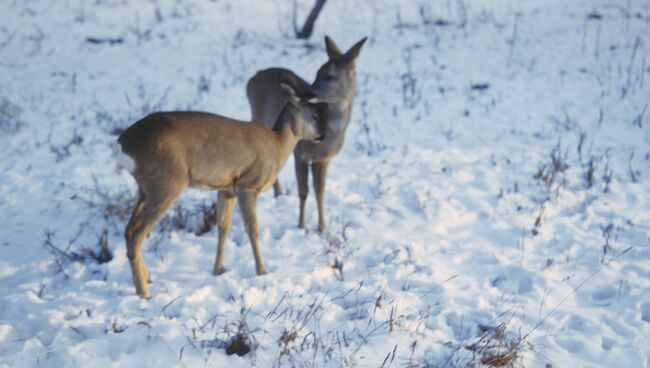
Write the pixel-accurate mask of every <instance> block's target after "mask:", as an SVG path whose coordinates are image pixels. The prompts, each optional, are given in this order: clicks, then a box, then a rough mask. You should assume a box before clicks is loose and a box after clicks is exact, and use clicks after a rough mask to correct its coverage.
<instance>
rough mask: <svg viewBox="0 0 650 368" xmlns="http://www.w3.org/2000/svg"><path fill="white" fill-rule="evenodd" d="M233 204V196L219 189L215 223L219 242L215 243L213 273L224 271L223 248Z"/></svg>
mask: <svg viewBox="0 0 650 368" xmlns="http://www.w3.org/2000/svg"><path fill="white" fill-rule="evenodd" d="M234 206H235V196H234V194H232V193H230V192H228V191H223V190H222V191H219V197H218V199H217V224H218V227H219V243H218V244H217V258H216V260H215V261H214V268H213V270H212V274H213V275H221V274H222V273H223V272H224V267H223V250H224V246H225V242H226V237H227V236H228V231H230V224H231V223H232V209H233V207H234Z"/></svg>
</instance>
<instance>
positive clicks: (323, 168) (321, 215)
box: [311, 161, 329, 232]
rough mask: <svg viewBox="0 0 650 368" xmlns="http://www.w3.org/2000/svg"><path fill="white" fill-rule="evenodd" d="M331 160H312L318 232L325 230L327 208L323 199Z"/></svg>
mask: <svg viewBox="0 0 650 368" xmlns="http://www.w3.org/2000/svg"><path fill="white" fill-rule="evenodd" d="M328 165H329V161H325V162H312V164H311V173H312V175H313V179H314V192H315V193H316V203H317V204H318V232H322V231H323V230H325V208H324V206H325V205H324V203H323V199H324V196H325V178H326V177H327V166H328Z"/></svg>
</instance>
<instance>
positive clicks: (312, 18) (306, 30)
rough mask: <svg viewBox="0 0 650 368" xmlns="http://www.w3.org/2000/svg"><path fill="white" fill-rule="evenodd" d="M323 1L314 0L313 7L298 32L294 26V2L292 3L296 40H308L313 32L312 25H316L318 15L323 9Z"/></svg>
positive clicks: (294, 23) (294, 20)
mask: <svg viewBox="0 0 650 368" xmlns="http://www.w3.org/2000/svg"><path fill="white" fill-rule="evenodd" d="M325 1H326V0H316V4H314V7H313V8H312V9H311V12H310V13H309V16H308V17H307V20H306V21H305V24H304V25H303V26H302V29H301V30H298V25H297V24H296V2H295V1H294V2H293V29H294V30H295V32H296V37H297V38H302V39H308V38H309V37H310V36H311V34H312V32H313V31H314V23H316V19H317V18H318V14H319V13H320V11H321V10H322V9H323V6H324V5H325Z"/></svg>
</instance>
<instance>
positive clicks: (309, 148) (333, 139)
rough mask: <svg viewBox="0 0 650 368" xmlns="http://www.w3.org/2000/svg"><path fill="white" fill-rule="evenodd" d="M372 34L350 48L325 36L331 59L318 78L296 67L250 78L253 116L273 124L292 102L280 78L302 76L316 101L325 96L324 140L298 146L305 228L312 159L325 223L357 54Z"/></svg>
mask: <svg viewBox="0 0 650 368" xmlns="http://www.w3.org/2000/svg"><path fill="white" fill-rule="evenodd" d="M366 39H367V37H364V38H363V39H362V40H360V41H359V42H357V43H356V44H355V45H354V46H352V48H350V50H348V51H347V52H346V53H342V52H341V51H340V50H339V48H338V47H337V46H336V44H335V43H334V41H332V39H331V38H329V37H327V36H325V49H326V51H327V55H328V57H329V60H328V61H327V62H326V63H325V64H323V66H321V67H320V69H319V70H318V73H317V74H316V80H315V81H314V83H312V84H311V86H310V85H309V84H308V83H307V82H305V81H304V80H302V79H301V78H300V77H298V76H297V75H296V74H295V73H293V72H292V71H291V70H288V69H282V68H270V69H265V70H262V71H259V72H258V73H257V74H255V76H254V77H253V78H251V79H250V80H249V81H248V84H247V86H246V93H247V96H248V102H249V104H250V107H251V112H252V117H253V121H260V122H262V123H263V124H264V125H265V126H266V127H267V128H271V127H272V126H273V124H274V122H275V119H276V117H277V116H278V114H279V113H280V111H281V110H282V106H284V104H285V103H286V99H285V98H284V97H283V96H282V93H281V91H280V81H281V80H282V79H283V78H294V79H296V80H297V81H298V85H297V87H298V88H299V90H300V91H309V92H311V93H313V94H314V95H315V96H316V97H315V98H313V99H311V100H310V102H314V103H315V102H320V103H324V105H325V108H324V109H323V110H322V112H321V120H322V121H323V122H324V124H325V136H324V138H323V141H322V142H319V143H317V144H316V143H314V142H310V141H306V140H305V141H301V142H298V145H296V148H295V150H294V152H293V156H294V163H295V166H296V179H297V182H298V195H299V197H300V215H299V218H298V227H300V228H304V227H305V202H306V200H307V194H308V192H309V186H308V175H309V164H311V171H312V175H313V180H314V191H315V193H316V202H317V204H318V231H322V230H323V229H324V228H325V213H324V208H323V195H324V192H325V177H326V174H327V166H328V165H329V162H330V160H331V159H332V158H333V157H334V156H335V155H336V154H337V153H338V152H339V151H340V150H341V147H342V146H343V141H344V139H345V130H346V128H347V127H348V123H349V122H350V115H351V113H352V99H353V98H354V89H355V84H356V72H355V60H356V59H357V57H358V56H359V52H360V51H361V47H362V46H363V44H364V43H365V42H366ZM303 93H305V92H303ZM274 191H275V195H276V196H278V195H280V194H282V189H281V187H280V184H279V183H278V182H277V181H276V182H275V183H274Z"/></svg>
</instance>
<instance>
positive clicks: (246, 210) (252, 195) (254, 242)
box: [237, 190, 266, 275]
mask: <svg viewBox="0 0 650 368" xmlns="http://www.w3.org/2000/svg"><path fill="white" fill-rule="evenodd" d="M237 202H238V203H239V209H240V210H241V214H242V218H243V219H244V225H245V226H246V232H247V233H248V237H249V239H250V241H251V246H252V247H253V256H255V268H256V270H257V274H258V275H264V274H266V268H265V267H264V260H263V259H262V252H261V251H260V244H259V241H258V239H257V232H258V226H257V192H255V191H252V190H242V191H241V192H239V193H237Z"/></svg>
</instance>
